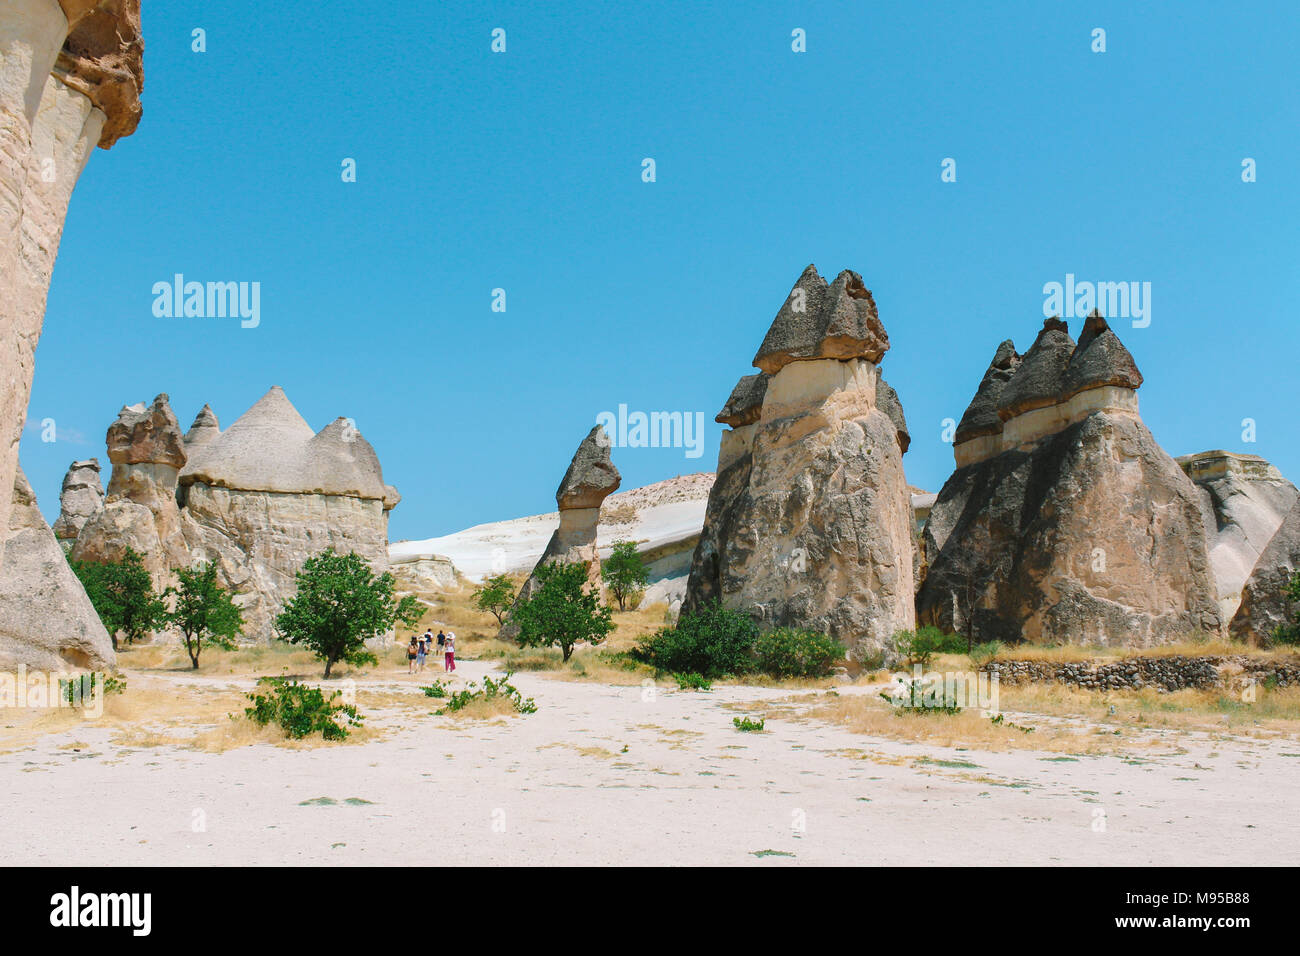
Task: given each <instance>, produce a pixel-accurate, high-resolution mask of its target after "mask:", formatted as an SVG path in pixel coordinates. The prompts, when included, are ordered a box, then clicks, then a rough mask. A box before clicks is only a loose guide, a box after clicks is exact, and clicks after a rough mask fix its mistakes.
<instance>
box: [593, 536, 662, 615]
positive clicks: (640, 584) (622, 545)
mask: <svg viewBox="0 0 1300 956" xmlns="http://www.w3.org/2000/svg"><path fill="white" fill-rule="evenodd" d="M600 576H601V577H602V578H604V579H605V584H606V586H607V587H608V588H609V589H610V591H611V592H613V594H614V599H615V600H616V601H618V609H619V610H620V611H626V610H627V602H628V600H629V599H630V598H631V597H632V596H633V595H634V594H636V593H637V592H638V591H642V590H644V589H645V586H646V584H647V583H648V582H649V580H650V575H649V574H648V573H647V572H646V569H645V562H644V561H642V560H641V555H639V554H638V553H637V550H636V545H635V544H633V543H632V542H631V541H615V542H614V553H613V554H611V555H610V556H609V558H608V559H607V560H605V561H603V562H601V565H600Z"/></svg>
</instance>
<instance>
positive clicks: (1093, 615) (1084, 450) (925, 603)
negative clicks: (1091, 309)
mask: <svg viewBox="0 0 1300 956" xmlns="http://www.w3.org/2000/svg"><path fill="white" fill-rule="evenodd" d="M1141 381H1142V379H1141V375H1140V373H1139V372H1138V370H1137V367H1136V365H1135V364H1134V362H1133V359H1132V356H1131V355H1129V353H1128V351H1127V349H1125V348H1124V346H1123V345H1122V344H1121V343H1120V341H1119V338H1118V337H1117V336H1116V335H1115V333H1114V332H1113V331H1112V330H1111V329H1110V328H1109V327H1108V326H1107V324H1106V322H1105V320H1104V319H1102V318H1101V316H1099V315H1096V314H1094V315H1092V316H1090V317H1089V318H1088V320H1087V323H1086V324H1085V326H1084V332H1083V334H1082V335H1081V336H1080V339H1079V342H1078V343H1077V344H1076V343H1075V342H1074V341H1073V340H1072V339H1071V338H1070V336H1069V333H1068V330H1067V328H1066V326H1065V323H1063V322H1061V321H1060V320H1057V319H1049V320H1047V322H1045V323H1044V327H1043V330H1042V331H1041V332H1040V333H1039V335H1038V338H1037V339H1036V340H1035V342H1034V345H1033V346H1032V347H1031V348H1030V350H1029V351H1028V352H1027V353H1026V354H1025V355H1024V356H1023V357H1021V356H1019V355H1017V354H1016V352H1015V349H1014V346H1013V345H1012V343H1010V342H1009V341H1008V342H1004V343H1002V344H1001V345H1000V346H999V347H998V349H997V352H996V354H995V355H994V358H993V361H992V362H991V363H990V366H989V369H988V371H987V372H985V375H984V378H983V380H982V382H981V384H980V387H979V389H978V391H977V392H976V395H975V398H974V400H973V401H972V402H971V407H970V408H969V409H967V412H966V414H965V415H964V416H963V417H962V421H961V424H960V426H959V428H958V432H957V441H956V444H955V447H954V455H955V457H956V460H957V465H958V467H957V470H956V471H955V472H954V473H953V475H952V476H951V477H950V478H949V479H948V481H947V482H946V483H945V484H944V486H943V489H942V490H941V491H940V492H939V494H938V497H937V498H936V500H935V502H934V505H933V507H932V509H931V512H930V517H929V521H928V523H927V525H926V531H925V553H926V556H927V558H928V561H929V569H928V573H927V575H926V579H925V583H924V584H923V585H922V587H921V590H920V592H919V593H918V595H917V617H918V621H919V622H920V623H923V624H934V625H937V626H940V627H943V628H945V629H951V630H956V631H960V632H962V633H972V632H973V634H974V636H975V638H976V639H977V640H979V641H988V640H995V639H996V640H1003V641H1017V640H1028V641H1033V642H1044V643H1047V642H1072V643H1081V642H1090V643H1099V644H1126V645H1142V646H1145V645H1150V644H1155V643H1161V642H1165V641H1170V640H1175V639H1178V638H1181V637H1184V636H1186V635H1187V634H1188V633H1189V632H1191V631H1194V630H1205V631H1211V632H1217V631H1219V629H1220V627H1221V623H1222V618H1221V615H1220V611H1219V606H1218V602H1217V599H1216V586H1215V582H1214V577H1213V574H1212V572H1211V568H1210V559H1209V547H1208V543H1207V538H1206V532H1205V525H1204V522H1203V518H1202V512H1201V503H1200V496H1199V494H1198V492H1197V490H1196V488H1195V486H1194V485H1193V484H1192V482H1191V481H1190V479H1188V477H1187V476H1186V475H1185V474H1184V473H1183V471H1182V469H1180V468H1179V467H1178V465H1177V464H1176V463H1175V462H1174V460H1173V459H1172V458H1170V457H1169V456H1168V455H1167V454H1165V452H1164V451H1163V450H1161V448H1160V447H1159V445H1157V444H1156V442H1155V439H1154V438H1153V437H1152V436H1151V433H1150V432H1149V431H1148V430H1147V428H1146V426H1145V425H1144V424H1143V423H1142V420H1141V418H1140V417H1139V416H1138V412H1137V387H1138V386H1139V385H1140V384H1141ZM994 414H996V416H997V420H996V422H995V421H994V420H993V415H994Z"/></svg>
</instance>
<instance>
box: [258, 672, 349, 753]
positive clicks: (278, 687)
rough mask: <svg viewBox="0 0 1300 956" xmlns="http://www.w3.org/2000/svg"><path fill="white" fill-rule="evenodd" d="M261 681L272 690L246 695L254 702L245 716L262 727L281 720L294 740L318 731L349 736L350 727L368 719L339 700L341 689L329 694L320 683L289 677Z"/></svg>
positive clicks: (335, 736) (328, 737)
mask: <svg viewBox="0 0 1300 956" xmlns="http://www.w3.org/2000/svg"><path fill="white" fill-rule="evenodd" d="M257 684H258V686H259V687H265V688H267V690H268V693H265V694H258V693H251V694H247V695H245V696H247V697H248V699H249V700H250V701H252V702H253V706H252V707H246V708H244V716H246V717H248V718H249V719H250V720H252V721H253V722H254V723H255V724H257V725H258V726H260V727H265V726H266V725H267V724H277V725H279V727H280V729H282V730H283V731H284V732H285V734H287V735H288V736H289V737H291V738H293V739H294V740H301V739H302V738H303V737H306V736H308V735H310V734H314V733H316V732H317V731H319V732H320V734H321V736H322V737H324V738H325V739H326V740H346V739H347V737H348V727H360V726H361V722H362V721H363V720H364V719H365V718H364V717H362V716H361V714H360V713H358V712H357V709H356V707H354V706H353V705H351V704H344V703H341V702H339V701H338V698H339V697H340V696H342V695H341V694H340V692H339V691H334V692H333V693H332V694H330V695H329V697H326V696H325V693H324V692H323V691H322V690H321V689H320V688H319V687H313V686H312V685H310V684H300V683H299V682H298V681H296V680H290V679H288V678H285V677H263V678H260V679H259V680H258V682H257Z"/></svg>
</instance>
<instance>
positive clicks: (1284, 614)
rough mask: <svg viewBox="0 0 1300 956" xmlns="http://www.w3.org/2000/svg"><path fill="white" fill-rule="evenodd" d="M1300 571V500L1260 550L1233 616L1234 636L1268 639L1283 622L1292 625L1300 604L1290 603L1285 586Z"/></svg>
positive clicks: (1232, 628) (1259, 640) (1262, 640)
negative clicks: (1285, 592)
mask: <svg viewBox="0 0 1300 956" xmlns="http://www.w3.org/2000/svg"><path fill="white" fill-rule="evenodd" d="M1297 571H1300V501H1297V502H1296V503H1295V504H1294V505H1293V506H1292V507H1291V510H1290V511H1289V512H1288V513H1287V515H1286V517H1285V518H1284V519H1283V520H1282V524H1281V525H1279V526H1278V529H1277V531H1275V532H1274V533H1273V537H1272V538H1271V539H1270V540H1269V542H1268V544H1267V545H1266V546H1265V548H1264V550H1263V551H1262V552H1261V553H1260V556H1259V560H1258V561H1257V562H1255V567H1254V569H1253V570H1252V571H1251V572H1250V577H1249V578H1247V579H1246V583H1245V585H1244V586H1243V587H1242V590H1241V605H1240V607H1238V609H1237V613H1236V614H1235V615H1234V616H1233V618H1232V623H1231V631H1232V636H1233V637H1236V638H1239V639H1241V640H1252V641H1256V642H1258V643H1267V642H1268V641H1270V640H1271V639H1272V637H1273V631H1274V630H1275V629H1276V628H1277V627H1278V626H1279V625H1284V624H1285V625H1290V624H1292V623H1294V621H1295V615H1296V612H1297V611H1300V608H1297V607H1296V606H1295V605H1294V604H1291V605H1288V604H1287V599H1286V595H1285V594H1284V593H1283V588H1285V587H1286V585H1287V582H1288V581H1289V580H1290V579H1291V575H1293V574H1295V573H1296V572H1297Z"/></svg>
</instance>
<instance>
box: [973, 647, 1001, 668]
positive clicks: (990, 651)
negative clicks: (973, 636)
mask: <svg viewBox="0 0 1300 956" xmlns="http://www.w3.org/2000/svg"><path fill="white" fill-rule="evenodd" d="M1000 653H1002V642H1001V641H988V642H987V643H984V644H976V645H975V646H974V647H972V648H971V649H970V655H969V656H970V661H971V663H972V664H974V665H975V666H976V667H983V666H984V665H985V664H987V663H989V662H990V661H992V660H993V658H995V657H997V656H998V655H999V654H1000Z"/></svg>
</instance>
